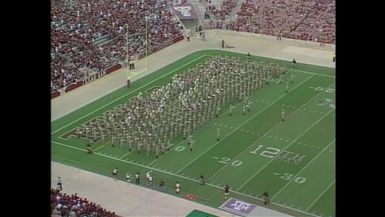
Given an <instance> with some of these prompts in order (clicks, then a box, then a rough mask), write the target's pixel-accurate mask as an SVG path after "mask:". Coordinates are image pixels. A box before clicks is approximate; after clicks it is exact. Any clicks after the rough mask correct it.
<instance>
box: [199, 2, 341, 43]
mask: <svg viewBox="0 0 385 217" xmlns="http://www.w3.org/2000/svg"><path fill="white" fill-rule="evenodd" d="M236 16H237V19H236V20H235V21H223V20H211V21H209V22H208V23H207V24H206V26H205V27H206V28H209V29H214V28H215V29H228V30H236V31H242V32H252V33H257V34H266V35H273V36H277V38H280V37H287V38H293V39H301V40H310V41H315V42H321V43H335V0H310V1H299V0H245V1H244V2H243V4H242V5H241V8H240V11H238V12H237V15H236Z"/></svg>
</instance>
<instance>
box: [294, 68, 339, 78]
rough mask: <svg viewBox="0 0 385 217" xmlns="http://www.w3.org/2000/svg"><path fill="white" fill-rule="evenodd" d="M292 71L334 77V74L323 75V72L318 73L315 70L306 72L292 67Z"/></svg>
mask: <svg viewBox="0 0 385 217" xmlns="http://www.w3.org/2000/svg"><path fill="white" fill-rule="evenodd" d="M293 71H297V72H302V73H305V74H310V75H319V76H326V77H330V78H336V76H335V75H325V74H320V73H315V72H308V71H303V70H298V69H293Z"/></svg>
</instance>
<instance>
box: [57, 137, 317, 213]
mask: <svg viewBox="0 0 385 217" xmlns="http://www.w3.org/2000/svg"><path fill="white" fill-rule="evenodd" d="M51 142H52V143H55V144H57V145H61V146H64V147H67V148H72V149H76V150H80V151H84V152H86V150H85V149H81V148H78V147H74V146H70V145H66V144H64V143H60V142H55V141H51ZM95 154H96V155H99V156H102V157H105V158H110V159H113V160H117V161H121V162H125V163H128V164H132V165H135V166H139V167H143V168H146V169H149V170H152V171H158V172H161V173H165V174H168V175H171V176H175V177H178V178H181V179H187V180H190V181H193V182H196V183H200V180H197V179H192V178H189V177H186V176H182V175H178V174H175V173H170V172H167V171H165V170H160V169H157V168H153V167H148V166H145V165H142V164H137V163H134V162H131V161H127V160H122V159H119V158H116V157H111V156H109V155H105V154H100V153H95ZM206 185H208V186H211V187H214V188H218V189H221V190H222V189H223V186H219V185H214V184H211V183H206ZM232 192H235V193H237V194H240V195H243V196H246V197H250V198H253V199H256V200H259V201H263V199H261V198H258V197H254V196H252V195H248V194H244V193H241V192H238V191H233V190H232ZM271 204H274V205H276V206H280V207H284V208H286V209H290V210H294V211H296V212H300V213H305V214H308V215H311V216H314V217H319V216H317V215H314V214H312V213H309V212H306V211H303V210H300V209H295V208H293V207H289V206H285V205H282V204H279V203H276V202H271Z"/></svg>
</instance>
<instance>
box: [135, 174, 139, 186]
mask: <svg viewBox="0 0 385 217" xmlns="http://www.w3.org/2000/svg"><path fill="white" fill-rule="evenodd" d="M135 184H137V185H140V176H139V172H136V173H135Z"/></svg>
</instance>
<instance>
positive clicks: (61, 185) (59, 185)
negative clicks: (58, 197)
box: [57, 176, 63, 191]
mask: <svg viewBox="0 0 385 217" xmlns="http://www.w3.org/2000/svg"><path fill="white" fill-rule="evenodd" d="M57 188H58V189H59V191H61V190H63V183H62V181H61V178H60V176H59V177H57Z"/></svg>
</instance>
